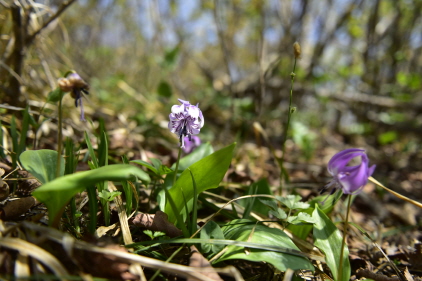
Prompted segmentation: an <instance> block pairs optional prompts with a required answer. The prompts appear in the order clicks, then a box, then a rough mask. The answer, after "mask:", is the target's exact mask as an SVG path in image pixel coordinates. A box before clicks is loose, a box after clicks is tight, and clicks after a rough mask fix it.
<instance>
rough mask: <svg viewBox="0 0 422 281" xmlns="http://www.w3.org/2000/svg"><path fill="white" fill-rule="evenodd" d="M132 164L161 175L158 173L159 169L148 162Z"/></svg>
mask: <svg viewBox="0 0 422 281" xmlns="http://www.w3.org/2000/svg"><path fill="white" fill-rule="evenodd" d="M130 162H131V163H135V164H138V165H141V166H144V167H146V168H147V169H149V170H151V171H152V172H153V173H154V174H155V175H157V176H159V173H158V171H157V169H156V168H155V167H154V166H153V165H151V164H150V163H148V162H145V161H143V160H132V161H130Z"/></svg>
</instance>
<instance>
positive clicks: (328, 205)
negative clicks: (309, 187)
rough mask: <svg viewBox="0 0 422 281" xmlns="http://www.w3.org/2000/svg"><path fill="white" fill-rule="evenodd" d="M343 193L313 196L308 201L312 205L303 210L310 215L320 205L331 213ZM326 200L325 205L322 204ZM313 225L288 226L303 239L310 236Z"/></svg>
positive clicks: (324, 210)
mask: <svg viewBox="0 0 422 281" xmlns="http://www.w3.org/2000/svg"><path fill="white" fill-rule="evenodd" d="M342 194H343V193H342V192H340V191H338V192H336V193H334V194H332V195H328V196H327V195H321V196H318V197H315V198H313V199H312V200H310V201H309V202H308V203H309V204H310V205H311V207H310V208H308V209H306V210H303V211H302V212H305V213H307V214H309V215H311V214H312V213H313V212H314V210H315V206H318V207H319V208H320V209H321V210H322V211H323V212H324V213H326V214H327V213H329V212H331V210H332V209H333V208H334V205H335V204H336V203H337V201H338V200H339V199H340V198H341V195H342ZM324 200H325V203H324V205H322V204H321V202H323V201H324ZM312 227H313V226H312V225H294V224H291V225H289V226H288V227H287V228H288V229H289V230H291V231H292V233H293V234H294V235H296V236H297V237H299V238H301V239H306V237H308V235H309V233H310V232H311V231H312Z"/></svg>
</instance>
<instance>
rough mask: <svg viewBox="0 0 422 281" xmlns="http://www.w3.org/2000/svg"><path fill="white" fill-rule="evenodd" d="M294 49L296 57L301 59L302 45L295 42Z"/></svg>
mask: <svg viewBox="0 0 422 281" xmlns="http://www.w3.org/2000/svg"><path fill="white" fill-rule="evenodd" d="M293 50H294V54H295V58H297V59H299V58H300V54H301V50H300V45H299V43H298V42H295V43H294V44H293Z"/></svg>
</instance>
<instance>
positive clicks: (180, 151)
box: [173, 147, 182, 185]
mask: <svg viewBox="0 0 422 281" xmlns="http://www.w3.org/2000/svg"><path fill="white" fill-rule="evenodd" d="M180 155H182V148H181V147H179V152H178V154H177V161H176V168H175V169H174V177H173V185H174V184H175V183H176V178H177V172H178V169H179V162H180Z"/></svg>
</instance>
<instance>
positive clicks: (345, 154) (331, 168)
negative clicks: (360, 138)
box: [328, 148, 365, 176]
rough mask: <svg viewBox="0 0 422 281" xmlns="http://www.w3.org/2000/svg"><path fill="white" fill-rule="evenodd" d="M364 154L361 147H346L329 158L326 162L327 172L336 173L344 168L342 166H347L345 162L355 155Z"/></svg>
mask: <svg viewBox="0 0 422 281" xmlns="http://www.w3.org/2000/svg"><path fill="white" fill-rule="evenodd" d="M362 155H365V150H363V149H356V148H351V149H346V150H343V151H341V152H339V153H337V154H336V155H334V156H333V158H331V160H330V161H329V162H328V172H329V173H330V174H331V175H333V176H334V175H336V174H338V173H339V172H340V171H342V170H343V169H344V167H346V166H347V164H348V163H349V162H350V160H352V159H353V158H355V157H358V156H362Z"/></svg>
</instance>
